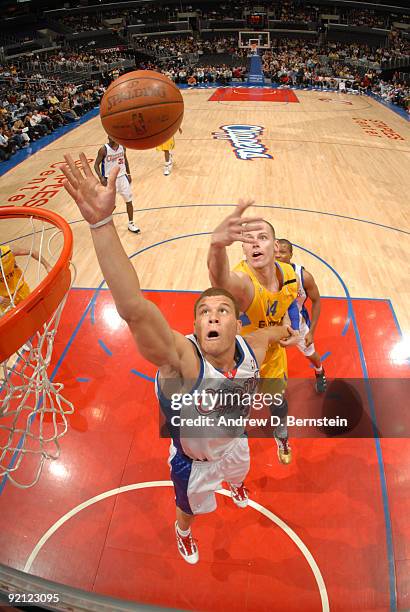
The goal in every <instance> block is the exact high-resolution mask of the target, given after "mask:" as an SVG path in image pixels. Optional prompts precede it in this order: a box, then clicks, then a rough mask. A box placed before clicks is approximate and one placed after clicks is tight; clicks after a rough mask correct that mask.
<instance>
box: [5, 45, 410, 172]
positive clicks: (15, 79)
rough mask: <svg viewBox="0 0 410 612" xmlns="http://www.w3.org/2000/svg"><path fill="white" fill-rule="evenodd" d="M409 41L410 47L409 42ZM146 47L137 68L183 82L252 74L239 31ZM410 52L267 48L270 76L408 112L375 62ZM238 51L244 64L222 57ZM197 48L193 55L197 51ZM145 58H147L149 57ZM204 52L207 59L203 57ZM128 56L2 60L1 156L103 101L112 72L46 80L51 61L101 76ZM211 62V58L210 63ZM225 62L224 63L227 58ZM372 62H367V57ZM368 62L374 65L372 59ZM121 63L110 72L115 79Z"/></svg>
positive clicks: (400, 92)
mask: <svg viewBox="0 0 410 612" xmlns="http://www.w3.org/2000/svg"><path fill="white" fill-rule="evenodd" d="M406 44H407V46H406ZM143 45H144V47H145V50H146V51H151V52H154V53H155V55H152V56H151V58H150V59H146V60H144V62H143V63H142V64H141V65H140V66H139V67H140V68H142V69H153V70H160V71H162V72H164V73H165V74H166V75H167V76H168V77H169V78H171V79H172V80H173V81H175V82H176V83H178V84H186V85H188V86H191V87H197V86H200V85H202V84H218V85H226V84H229V83H231V82H232V80H234V81H236V82H243V81H245V79H246V70H247V57H246V56H247V54H248V51H247V50H239V49H238V44H237V39H236V37H235V36H233V35H232V36H231V35H224V36H221V37H220V38H215V39H212V40H199V39H198V38H194V37H193V36H191V37H184V38H183V37H178V38H173V39H171V38H162V39H157V40H151V39H147V40H145V39H144V40H143ZM406 52H407V54H409V49H408V43H406V42H405V41H403V40H402V39H400V38H399V37H396V36H393V37H392V40H391V46H390V47H389V48H388V49H386V48H381V47H380V48H376V49H371V48H369V47H367V46H366V45H361V44H358V43H354V44H353V43H352V44H347V45H346V44H345V45H343V44H342V43H324V44H318V43H313V42H310V41H305V40H298V39H276V40H272V41H271V48H270V49H269V50H266V51H264V52H263V54H262V62H263V71H264V75H265V77H266V79H268V80H270V81H271V82H272V83H277V84H279V85H282V86H297V87H309V88H310V87H313V88H318V89H338V88H341V86H340V83H341V82H342V83H343V90H347V91H349V90H350V91H355V92H357V93H374V94H376V95H378V96H380V97H381V98H382V99H383V100H385V101H387V102H392V103H393V104H397V105H399V106H402V107H403V108H405V109H407V111H408V112H409V111H410V88H409V87H408V86H406V85H405V84H404V83H402V82H400V79H399V77H398V75H397V74H396V75H395V77H394V78H393V79H392V80H391V81H390V82H386V81H384V80H381V78H380V75H379V71H378V70H377V64H375V65H373V64H372V63H371V62H375V63H377V62H380V61H382V60H383V59H388V58H391V57H400V55H401V54H404V53H406ZM221 53H225V54H227V55H229V57H230V58H232V56H234V55H236V56H237V59H238V62H239V65H237V66H233V65H232V64H229V63H228V62H226V60H225V59H224V58H225V57H227V55H225V56H222V55H221ZM192 54H194V55H195V57H194V58H193V57H192ZM146 57H147V56H146ZM201 57H204V58H206V60H205V62H206V63H205V65H204V62H203V64H202V65H201V62H200V61H198V60H199V59H200V58H201ZM121 59H124V57H123V56H122V55H121V54H119V53H117V52H106V53H104V54H95V53H94V54H93V53H85V52H84V53H75V52H72V51H60V52H59V53H55V52H54V54H53V55H49V56H48V57H41V58H40V57H39V56H36V55H33V54H31V55H29V56H27V57H26V58H23V59H21V58H20V60H19V62H18V64H17V63H15V64H13V63H10V64H8V65H3V66H0V161H3V160H6V159H8V158H9V157H10V156H11V155H12V154H13V153H14V152H15V151H16V150H17V149H19V148H25V147H28V146H29V145H30V142H33V141H35V140H37V139H39V138H41V137H42V136H45V135H47V134H50V133H51V132H52V131H53V130H55V129H57V128H59V127H61V126H62V125H66V124H68V123H73V122H75V121H78V119H79V118H80V117H81V115H83V114H84V113H86V112H87V111H89V110H90V109H91V108H93V107H95V106H97V105H98V104H99V102H100V99H101V97H102V95H103V93H104V90H105V87H104V85H107V84H108V82H110V78H108V77H107V80H106V81H105V82H103V80H102V79H100V83H99V84H97V83H91V82H86V83H82V84H81V85H75V84H73V83H63V82H62V81H59V80H58V79H54V80H52V79H50V78H49V80H47V77H46V78H45V76H44V71H46V72H47V66H48V67H49V68H50V70H51V67H53V68H55V66H56V65H57V66H64V67H66V69H67V70H72V71H75V70H76V69H77V68H83V67H86V66H93V67H94V68H96V69H97V70H99V71H100V76H101V75H102V74H103V68H104V67H105V66H106V65H110V64H112V63H113V62H120V61H121ZM211 60H212V61H211ZM224 62H225V63H224ZM366 62H367V63H366ZM369 62H370V64H369ZM119 73H120V71H119V69H117V70H115V72H113V73H111V78H115V77H116V76H118V75H119Z"/></svg>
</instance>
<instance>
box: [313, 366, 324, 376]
mask: <svg viewBox="0 0 410 612" xmlns="http://www.w3.org/2000/svg"><path fill="white" fill-rule="evenodd" d="M314 367H315V366H314ZM322 371H323V366H322V364H320V368H316V367H315V372H317V373H318V374H320V373H321V372H322Z"/></svg>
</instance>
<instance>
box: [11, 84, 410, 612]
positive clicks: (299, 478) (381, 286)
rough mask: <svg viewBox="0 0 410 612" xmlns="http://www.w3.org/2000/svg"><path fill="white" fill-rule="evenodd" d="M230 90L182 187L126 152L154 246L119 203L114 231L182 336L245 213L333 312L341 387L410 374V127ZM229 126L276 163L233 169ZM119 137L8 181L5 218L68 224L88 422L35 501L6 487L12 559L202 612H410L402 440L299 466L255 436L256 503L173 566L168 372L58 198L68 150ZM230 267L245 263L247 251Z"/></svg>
mask: <svg viewBox="0 0 410 612" xmlns="http://www.w3.org/2000/svg"><path fill="white" fill-rule="evenodd" d="M237 89H238V93H236V94H235V88H234V89H233V92H231V93H230V95H227V93H226V91H224V90H220V92H219V93H218V92H215V90H205V89H204V90H186V91H185V92H184V99H185V106H186V111H185V118H184V123H183V134H182V135H178V136H177V146H176V150H175V165H174V169H173V172H172V174H171V175H170V176H168V177H164V176H163V174H162V164H163V160H162V157H161V156H162V154H161V153H157V152H156V151H145V152H144V151H131V150H129V151H128V157H129V160H130V165H131V170H132V175H133V184H132V187H133V194H134V208H135V210H136V212H135V220H136V222H137V223H138V225H140V226H141V228H142V233H141V235H139V236H135V235H132V234H131V233H130V232H128V231H127V225H126V213H125V207H124V205H123V203H122V202H121V201H120V200H119V201H118V204H117V213H116V217H115V222H116V225H117V227H118V230H119V233H120V236H121V238H122V240H123V244H124V246H125V248H126V251H127V253H128V254H129V256H130V257H131V258H132V261H133V263H134V265H135V266H136V268H137V270H138V273H139V276H140V279H141V284H142V287H144V289H146V290H149V291H148V296H149V297H150V298H152V299H154V300H155V301H156V302H157V303H158V304H159V306H160V307H161V308H162V309H163V311H164V312H165V314H166V316H167V317H168V320H169V321H170V323H171V324H172V325H173V326H175V327H176V328H177V329H179V330H180V331H182V332H184V333H188V332H189V331H190V330H191V326H192V318H193V317H192V305H193V302H194V300H195V297H196V292H198V291H200V290H202V289H203V288H205V287H207V286H208V279H207V269H206V254H207V248H208V243H209V233H210V232H211V231H212V229H213V228H214V227H215V226H216V225H217V223H218V222H219V221H220V220H221V219H222V218H223V217H224V216H225V215H227V214H228V213H229V212H231V211H232V210H233V208H232V207H233V206H234V205H235V203H236V201H237V200H238V198H239V197H249V196H252V197H254V198H255V200H256V206H257V207H259V208H255V209H254V211H255V212H257V213H262V214H263V215H264V216H265V217H266V218H267V219H268V220H269V221H270V222H271V223H272V224H273V225H274V226H275V228H276V232H277V235H278V236H279V237H286V238H288V239H289V240H291V241H292V242H293V243H294V245H295V249H294V251H295V256H294V260H295V261H296V262H298V263H301V264H303V265H304V266H305V267H306V268H307V269H308V270H310V271H311V272H312V273H313V275H314V277H315V279H316V281H317V283H318V286H319V289H320V292H321V294H322V296H325V297H324V298H323V302H322V304H323V305H322V315H321V320H320V324H319V328H318V331H317V334H316V338H315V342H316V345H317V347H318V350H319V352H320V353H321V355H323V358H324V363H325V367H326V371H327V374H328V376H330V377H347V378H364V379H366V378H370V379H373V378H386V379H388V378H390V379H393V378H403V377H407V378H408V376H409V363H408V360H407V361H406V359H405V358H404V359H399V358H397V355H398V354H399V352H400V351H398V348H400V346H402V345H403V343H405V341H406V340H405V339H406V336H407V338H408V334H409V328H410V315H409V309H408V304H409V301H410V296H409V282H408V279H409V261H410V247H409V239H408V234H409V193H410V178H409V176H410V175H409V168H410V164H409V160H410V156H409V153H410V146H409V139H410V130H409V124H408V123H407V122H406V121H405V120H404V119H403V118H401V117H399V116H398V115H396V114H395V113H393V112H391V111H390V110H388V109H386V108H384V107H383V106H381V105H380V104H379V103H377V102H376V101H374V100H372V99H370V98H368V97H359V96H357V97H356V96H343V95H339V94H336V93H330V92H320V93H319V92H312V91H295V92H293V94H294V97H295V98H296V101H295V100H293V95H291V94H290V93H289V92H287V93H286V95H285V96H280V95H278V94H273V95H272V101H270V99H269V95H270V94H267V95H263V96H260V95H259V96H258V95H257V94H256V93H255V94H254V95H253V94H252V90H249V91H250V93H249V94H248V95H246V96H244V92H243V90H240V88H237ZM215 93H217V95H215ZM211 95H214V100H212V101H210V100H209V98H210V96H211ZM235 96H238V97H237V98H235ZM236 100H238V101H236ZM282 100H284V101H282ZM228 125H231V126H232V125H235V126H238V125H241V126H243V125H250V126H260V127H263V132H262V133H261V134H260V135H259V140H260V142H262V143H263V145H264V146H265V147H266V149H267V153H268V154H269V155H270V156H271V157H270V158H261V159H253V160H252V161H250V160H242V159H240V158H238V156H237V154H236V153H235V150H234V147H233V146H232V144H231V143H230V141H228V140H226V139H220V138H215V137H214V135H213V133H219V134H221V133H225V134H226V132H227V128H225V130H224V129H223V126H228ZM104 141H105V138H104V132H103V130H102V127H101V124H100V122H99V119H98V117H95V118H93V119H91V120H90V121H88V122H86V123H83V124H82V125H80V126H78V127H76V128H75V129H74V130H72V131H70V132H69V133H67V134H65V135H64V136H62V137H61V138H59V139H57V140H54V141H52V142H50V144H49V145H48V146H46V147H45V148H42V149H41V150H39V151H38V152H37V153H35V154H34V155H32V156H30V157H28V158H27V159H26V160H25V161H23V162H21V163H20V164H19V165H18V166H16V167H15V168H14V169H12V170H10V171H9V172H8V173H7V174H5V175H4V176H3V177H2V178H1V193H2V201H1V204H2V205H5V204H10V201H11V202H12V203H15V205H17V206H18V205H22V204H27V203H29V205H31V206H36V205H40V206H46V207H47V208H50V209H51V210H54V211H56V212H58V213H60V214H61V215H62V216H63V217H65V218H66V219H67V221H68V222H70V223H71V227H72V230H73V232H74V241H75V242H74V263H75V266H76V268H77V277H76V281H75V286H74V288H73V289H72V290H71V292H70V296H69V299H68V302H67V305H66V307H65V310H64V314H63V318H62V321H61V324H60V331H59V334H58V336H57V339H56V342H55V350H54V357H53V365H52V370H53V376H54V378H55V380H59V381H61V382H63V383H64V384H65V395H66V397H67V398H68V399H69V400H70V401H72V402H73V403H74V405H75V407H76V411H75V414H74V415H73V416H72V417H71V419H70V429H69V432H68V433H67V435H66V436H65V437H64V438H63V439H62V443H61V446H62V454H61V458H60V459H59V460H58V461H55V462H52V463H48V464H47V465H46V467H45V469H44V471H43V475H42V477H41V479H40V482H39V483H38V484H37V485H36V486H35V487H33V488H32V489H29V490H18V489H16V488H14V487H13V486H12V485H11V484H10V483H7V482H5V481H3V482H1V484H0V526H1V528H0V562H1V563H3V564H8V565H10V566H12V567H15V568H18V569H24V570H26V571H30V572H31V573H34V574H36V575H39V576H42V577H45V578H48V579H51V580H55V581H57V582H61V583H65V584H69V585H71V586H75V587H79V588H82V589H86V590H89V591H94V592H96V593H102V594H107V595H111V596H115V597H121V598H124V599H127V600H131V601H139V602H146V603H154V604H161V605H164V606H170V607H174V608H182V609H189V610H204V611H209V612H213V611H218V612H219V611H222V610H226V609H228V608H229V609H232V610H238V611H240V610H249V611H252V612H256V611H258V612H259V611H262V610H278V611H281V612H282V611H283V612H287V611H294V610H295V611H296V610H298V611H300V610H303V611H315V612H316V611H319V610H329V609H330V610H338V611H345V610H369V611H370V610H371V611H382V610H383V611H384V610H395V609H399V610H408V609H410V526H409V520H408V516H409V515H410V466H409V457H410V454H409V451H410V445H409V443H408V440H407V439H406V437H403V438H402V439H399V438H395V439H386V438H384V439H380V440H377V439H374V438H372V437H368V438H360V439H358V438H356V439H355V438H347V439H338V438H330V439H329V438H328V439H324V438H310V439H297V440H294V442H293V451H294V461H293V463H292V464H291V465H290V466H283V465H280V464H279V463H278V461H277V458H276V451H275V449H274V447H273V443H272V442H271V441H270V440H268V439H252V440H250V444H251V458H252V467H251V472H250V474H249V479H248V487H249V490H250V498H251V500H252V501H251V503H250V506H249V507H248V508H247V509H245V510H239V509H238V508H236V507H234V506H233V504H232V502H231V500H230V499H229V498H228V497H227V496H225V495H223V494H221V495H220V496H218V497H219V499H218V510H217V511H216V512H215V513H213V514H212V515H208V516H204V517H200V518H199V519H198V520H197V522H196V523H195V525H194V535H195V537H196V538H197V540H198V544H199V550H200V562H199V564H198V565H196V566H189V565H187V564H186V563H185V562H184V561H183V560H182V559H181V558H180V557H179V555H178V552H177V550H176V545H175V541H174V534H173V520H174V503H173V494H172V489H171V488H170V482H169V472H168V467H167V464H166V458H167V448H168V444H169V441H168V440H165V439H161V438H160V437H159V427H158V409H157V406H156V402H155V398H154V393H153V385H152V378H153V375H154V369H153V368H152V366H150V364H148V363H146V362H145V361H144V360H143V359H142V358H141V357H140V356H139V355H138V353H137V351H136V349H135V348H134V345H133V342H132V340H131V338H130V335H129V333H128V331H127V328H126V326H125V324H124V323H123V322H121V321H120V320H119V318H118V316H117V315H116V312H115V309H114V307H113V303H112V300H111V297H110V294H109V292H108V290H107V289H106V287H105V285H104V284H103V282H102V281H103V279H102V278H101V274H100V272H99V268H98V265H97V263H96V259H95V257H94V253H93V248H92V244H91V239H90V235H89V230H88V228H87V226H86V224H85V223H84V222H83V221H82V220H81V218H80V215H79V213H78V211H77V210H76V208H75V206H74V205H73V203H72V202H71V201H70V199H69V198H68V196H67V195H66V194H65V192H64V190H63V189H62V188H61V177H62V175H61V172H60V170H59V167H60V166H61V163H62V161H63V154H64V153H70V154H71V155H73V156H75V157H76V158H77V157H78V152H79V151H80V150H83V151H84V152H85V153H86V154H87V156H88V157H89V159H95V156H96V153H97V150H98V147H99V146H100V145H101V144H102V143H103V142H104ZM18 196H20V197H18ZM9 200H10V201H9ZM46 200H47V201H46ZM11 238H14V236H13V237H12V236H7V235H4V234H3V232H2V233H1V242H5V241H7V240H9V239H11ZM229 255H230V261H231V263H232V264H234V263H236V262H237V261H238V260H239V259H240V257H241V249H240V246H238V245H234V246H232V247H231V248H230V250H229ZM288 358H289V371H290V376H291V377H299V378H301V379H306V384H305V386H304V394H305V396H302V398H300V397H299V398H298V399H297V401H296V400H295V402H294V405H293V406H294V409H296V408H297V402H300V401H304V397H306V401H308V400H309V398H310V396H311V395H313V394H314V392H313V389H312V384H311V383H312V370H311V369H310V368H309V367H308V363H307V362H306V361H305V360H304V358H303V357H302V356H301V355H300V354H299V353H298V352H297V351H296V350H293V349H292V350H290V351H289V354H288ZM394 403H395V398H394V397H392V406H393V405H394ZM403 408H404V407H403ZM290 410H291V412H292V398H290ZM379 416H381V415H379ZM376 417H377V415H376ZM26 469H29V466H26Z"/></svg>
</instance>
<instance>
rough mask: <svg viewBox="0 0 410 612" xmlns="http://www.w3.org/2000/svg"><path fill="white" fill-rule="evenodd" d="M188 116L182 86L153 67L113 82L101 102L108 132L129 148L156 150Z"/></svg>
mask: <svg viewBox="0 0 410 612" xmlns="http://www.w3.org/2000/svg"><path fill="white" fill-rule="evenodd" d="M183 116H184V101H183V99H182V95H181V93H180V91H179V89H178V87H177V86H176V85H175V84H174V83H173V82H172V81H171V80H170V79H169V78H168V77H166V76H164V75H163V74H160V73H159V72H155V71H153V70H136V71H134V72H128V73H126V74H123V75H122V76H120V77H119V78H118V79H116V80H115V81H113V82H112V83H111V85H110V86H109V87H108V89H107V91H106V92H105V94H104V96H103V98H102V100H101V105H100V117H101V122H102V124H103V127H104V129H105V131H106V132H107V134H108V135H109V136H111V138H113V139H114V140H115V141H116V142H118V143H119V144H122V145H123V146H124V147H128V148H129V149H152V148H154V147H156V146H158V145H161V144H162V143H164V142H166V141H167V140H169V139H170V138H171V137H172V136H173V135H174V134H175V132H176V131H177V130H178V128H179V126H180V125H181V123H182V118H183Z"/></svg>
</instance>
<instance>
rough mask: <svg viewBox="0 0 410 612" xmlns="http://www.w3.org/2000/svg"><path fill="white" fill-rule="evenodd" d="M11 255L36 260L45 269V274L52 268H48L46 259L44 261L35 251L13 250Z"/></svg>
mask: <svg viewBox="0 0 410 612" xmlns="http://www.w3.org/2000/svg"><path fill="white" fill-rule="evenodd" d="M13 254H14V255H15V257H27V256H29V255H30V256H31V257H32V258H33V259H36V260H37V261H39V262H40V263H41V264H42V265H43V266H44V267H45V269H46V270H47V272H50V271H51V269H52V266H50V264H49V263H48V261H47V259H45V257H43V256H42V255H40V253H39V252H38V251H35V250H34V251H29V250H28V249H14V248H13Z"/></svg>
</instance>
